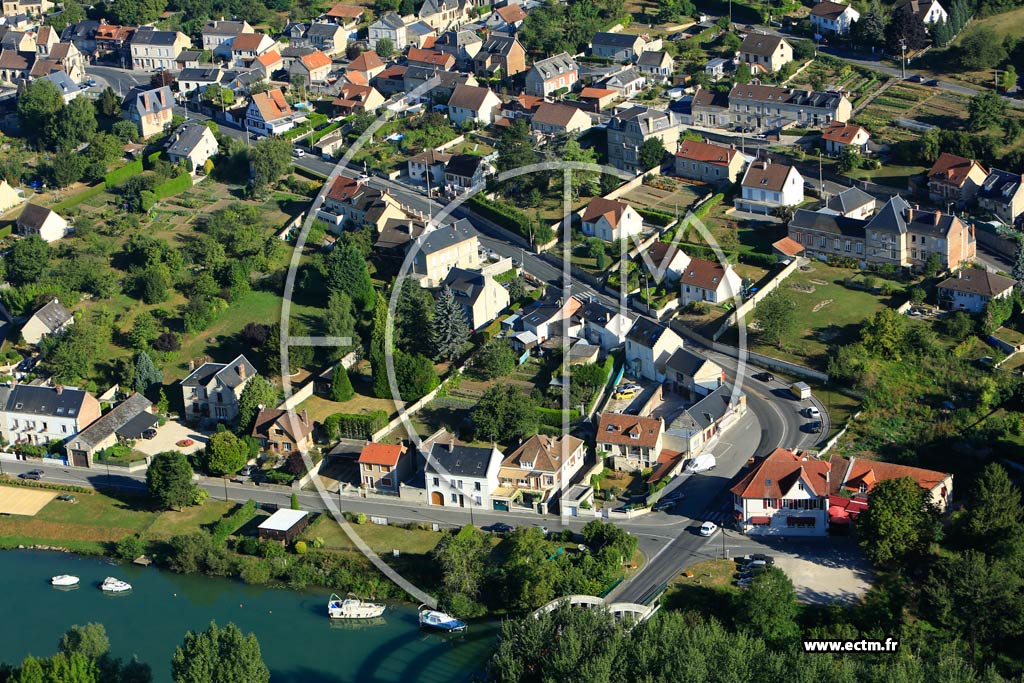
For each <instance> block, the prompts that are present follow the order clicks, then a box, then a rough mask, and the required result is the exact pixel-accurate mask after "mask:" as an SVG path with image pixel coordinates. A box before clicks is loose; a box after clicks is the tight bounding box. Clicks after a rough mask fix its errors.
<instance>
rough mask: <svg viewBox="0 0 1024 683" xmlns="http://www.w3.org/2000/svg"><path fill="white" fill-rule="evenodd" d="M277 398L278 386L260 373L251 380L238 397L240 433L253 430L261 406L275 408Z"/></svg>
mask: <svg viewBox="0 0 1024 683" xmlns="http://www.w3.org/2000/svg"><path fill="white" fill-rule="evenodd" d="M277 398H278V392H277V387H275V386H274V385H273V384H271V383H270V382H268V381H267V380H266V379H264V378H263V377H261V376H260V375H257V376H256V377H253V378H252V379H251V380H249V382H248V383H247V384H246V385H245V388H244V389H242V394H241V395H240V396H239V397H238V433H239V434H248V433H249V432H250V431H252V425H253V421H254V420H255V419H256V415H257V414H258V413H259V411H260V406H262V407H264V408H273V407H275V406H276V405H277Z"/></svg>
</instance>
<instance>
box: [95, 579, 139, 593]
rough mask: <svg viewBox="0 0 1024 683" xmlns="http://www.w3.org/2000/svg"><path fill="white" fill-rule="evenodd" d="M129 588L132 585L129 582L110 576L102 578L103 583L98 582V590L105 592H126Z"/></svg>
mask: <svg viewBox="0 0 1024 683" xmlns="http://www.w3.org/2000/svg"><path fill="white" fill-rule="evenodd" d="M131 589H132V585H131V584H130V583H128V582H127V581H122V580H121V579H115V578H114V577H112V576H108V577H107V578H105V579H103V583H101V584H100V590H101V591H103V592H105V593H127V592H128V591H130V590H131Z"/></svg>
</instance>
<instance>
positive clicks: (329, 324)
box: [324, 292, 359, 356]
mask: <svg viewBox="0 0 1024 683" xmlns="http://www.w3.org/2000/svg"><path fill="white" fill-rule="evenodd" d="M324 326H325V327H326V329H327V334H328V335H329V336H331V337H341V338H345V337H347V338H349V339H350V340H351V342H350V343H349V344H339V345H338V347H337V353H338V355H339V356H340V355H342V354H345V353H348V352H349V351H351V350H352V349H353V348H354V347H355V346H356V345H357V344H358V343H359V337H358V336H357V334H356V317H355V313H354V312H353V307H352V299H351V298H350V297H349V296H348V294H345V293H344V292H331V293H330V295H329V296H328V297H327V309H326V310H325V311H324Z"/></svg>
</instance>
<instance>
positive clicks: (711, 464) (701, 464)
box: [686, 453, 717, 472]
mask: <svg viewBox="0 0 1024 683" xmlns="http://www.w3.org/2000/svg"><path fill="white" fill-rule="evenodd" d="M716 464H717V463H716V461H715V456H714V455H713V454H711V453H701V454H700V455H698V456H697V457H696V458H694V459H693V460H691V461H690V464H689V465H687V466H686V471H687V472H707V471H708V470H713V469H715V465H716Z"/></svg>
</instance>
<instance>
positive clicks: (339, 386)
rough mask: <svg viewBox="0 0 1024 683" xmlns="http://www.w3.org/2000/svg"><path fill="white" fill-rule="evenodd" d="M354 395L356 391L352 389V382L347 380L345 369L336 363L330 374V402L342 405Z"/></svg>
mask: <svg viewBox="0 0 1024 683" xmlns="http://www.w3.org/2000/svg"><path fill="white" fill-rule="evenodd" d="M355 395H356V391H355V389H353V388H352V380H351V379H349V376H348V370H346V369H345V366H344V365H342V364H341V363H338V364H337V365H336V366H334V372H333V373H332V374H331V400H332V401H337V402H338V403H344V402H345V401H348V400H350V399H351V398H352V397H353V396H355Z"/></svg>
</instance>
